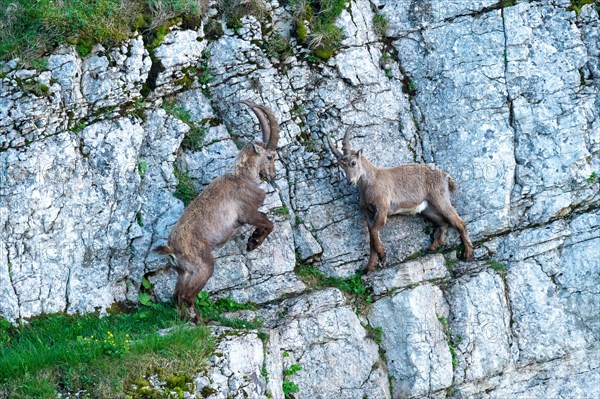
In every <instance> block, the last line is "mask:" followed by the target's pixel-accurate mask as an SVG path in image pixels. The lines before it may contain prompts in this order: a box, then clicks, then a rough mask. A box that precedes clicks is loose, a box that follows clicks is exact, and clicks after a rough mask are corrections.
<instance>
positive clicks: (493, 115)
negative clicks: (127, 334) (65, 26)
mask: <svg viewBox="0 0 600 399" xmlns="http://www.w3.org/2000/svg"><path fill="white" fill-rule="evenodd" d="M213 3H214V2H211V5H210V7H209V8H210V10H211V11H209V14H208V15H211V16H212V18H218V16H217V14H218V13H217V12H216V10H215V9H214V4H213ZM570 6H571V2H569V1H566V0H552V1H546V2H523V1H516V2H498V1H495V0H469V1H458V0H457V1H444V2H439V1H433V0H424V1H385V0H371V1H367V0H352V1H349V2H347V4H346V6H345V8H344V10H343V11H342V12H341V14H340V16H339V17H338V18H337V19H336V21H335V24H336V26H338V27H339V28H341V29H342V31H343V32H344V35H345V38H344V39H343V41H342V43H341V46H340V48H338V49H336V50H335V51H334V53H333V56H332V57H331V58H330V59H329V60H323V61H319V60H318V59H316V58H315V57H314V55H312V54H311V53H310V51H309V50H307V48H306V46H305V45H299V44H298V40H297V38H296V37H292V38H291V40H290V47H289V51H287V52H284V54H283V55H278V53H277V51H274V50H273V49H274V47H275V46H274V43H276V34H281V35H282V36H283V37H284V38H286V39H288V38H289V35H290V34H291V35H292V36H294V35H295V33H294V32H295V26H294V24H293V21H292V11H293V10H292V9H291V8H290V5H289V2H281V3H280V2H278V1H276V0H272V1H267V2H266V8H265V10H266V15H265V16H263V17H264V18H263V17H256V16H251V15H250V16H245V17H243V18H241V20H240V23H241V27H239V28H236V29H230V28H228V27H227V24H226V23H224V22H223V21H221V22H223V23H221V22H219V23H221V28H222V33H221V30H219V29H216V32H217V33H215V31H211V33H208V32H209V30H207V29H206V28H207V24H208V22H209V21H208V17H207V19H206V20H205V21H204V22H203V23H202V24H200V26H198V27H196V28H194V29H184V28H183V27H182V26H173V27H171V28H170V31H169V32H167V34H166V35H165V37H164V41H163V42H162V43H152V45H151V44H150V43H145V42H144V40H143V38H142V36H137V35H136V36H135V37H132V38H131V39H130V40H129V41H127V42H126V43H123V44H122V45H119V46H115V47H113V48H105V47H103V46H100V45H97V46H96V47H95V48H94V49H93V51H92V53H91V54H90V55H89V56H88V57H86V58H82V57H80V56H79V55H78V54H77V52H76V51H75V49H74V48H72V47H63V48H59V49H56V51H54V52H53V53H52V54H49V55H48V56H47V68H46V69H45V70H33V69H27V68H25V67H22V66H20V63H19V62H18V60H13V61H10V62H6V63H4V64H0V196H1V200H0V226H2V228H1V229H0V316H2V317H4V318H6V319H8V320H10V321H16V320H19V319H23V318H29V317H32V316H35V315H39V314H42V313H53V312H63V311H65V312H68V313H83V312H93V311H100V312H103V311H105V310H106V309H107V308H108V307H110V306H111V305H112V304H114V303H115V302H120V301H136V300H137V297H138V294H139V292H140V286H141V284H142V281H143V280H142V279H143V277H145V278H146V279H148V281H149V282H150V283H151V285H152V290H153V294H154V297H155V299H157V300H169V299H170V297H171V295H172V292H173V286H174V282H175V278H176V273H175V271H173V270H171V269H170V268H169V267H167V263H166V260H165V259H164V258H161V257H159V256H157V255H156V254H154V253H153V252H152V251H151V249H152V248H153V247H155V246H156V245H160V244H163V243H164V242H165V241H166V239H167V237H168V235H169V232H170V229H171V227H172V226H173V225H174V224H175V223H176V221H177V220H178V218H179V217H180V215H181V213H182V212H183V210H184V208H185V206H184V204H183V202H182V201H181V200H180V199H178V198H176V197H175V196H174V195H173V194H174V193H175V192H178V193H180V192H181V189H182V183H183V182H184V180H185V182H187V183H189V184H188V187H187V189H188V190H196V191H200V190H202V189H203V188H204V187H205V186H206V185H207V184H209V183H210V182H211V181H212V180H213V179H214V178H215V177H217V176H220V175H221V174H223V173H225V172H227V171H230V170H231V168H232V166H233V163H234V162H235V159H236V156H237V152H238V149H239V148H240V147H241V146H242V145H243V144H244V143H245V142H247V141H252V140H254V141H256V140H260V128H259V123H258V120H257V119H256V118H255V116H254V115H253V114H252V113H251V112H249V110H248V108H247V107H246V106H245V105H243V104H240V101H241V100H250V101H253V102H256V103H259V104H264V105H265V106H267V107H269V108H270V109H272V110H273V112H274V114H275V116H276V118H277V120H278V121H279V124H280V127H281V139H280V141H279V147H278V159H277V161H276V169H277V176H276V178H275V180H274V181H273V182H269V183H268V182H264V183H262V187H263V188H264V189H265V191H266V192H267V199H266V201H265V203H264V204H263V207H262V208H261V211H263V212H266V213H267V214H268V215H269V218H270V219H271V220H273V222H274V223H275V228H274V231H273V233H272V234H271V235H270V236H269V238H268V239H267V240H266V241H265V243H264V244H263V245H262V246H261V247H259V248H258V249H257V250H255V251H253V252H250V253H248V252H246V250H245V243H246V240H247V237H248V235H249V234H251V232H252V229H251V227H249V226H245V227H242V228H241V229H240V230H239V231H238V232H237V233H236V234H235V235H234V237H233V238H232V239H231V240H230V241H229V242H228V243H227V244H226V245H225V246H224V247H223V248H220V249H219V250H217V251H215V253H214V255H215V259H216V268H215V272H214V275H213V277H212V278H211V279H210V280H209V282H208V284H207V287H206V290H207V291H209V292H210V293H211V294H212V295H213V296H216V297H230V298H232V299H234V300H236V301H239V302H253V303H255V304H257V309H256V310H255V311H252V312H249V313H248V314H247V315H245V316H244V315H241V316H240V317H246V316H248V317H260V318H261V319H262V320H263V322H264V326H263V327H262V329H261V330H260V331H259V332H257V331H246V332H239V331H235V332H232V331H226V330H221V329H218V328H215V330H214V333H215V335H218V336H219V341H218V348H219V349H218V350H217V353H216V354H215V356H214V357H213V359H212V360H211V362H210V364H209V365H208V366H207V368H206V370H204V371H203V372H202V373H200V374H199V375H198V376H197V378H196V387H197V396H199V397H201V396H203V395H204V396H206V395H209V393H210V395H212V396H208V397H211V398H217V397H218V398H221V397H223V398H227V397H236V398H237V397H240V398H241V397H251V398H263V397H271V398H284V397H285V395H286V394H287V395H288V396H289V395H290V394H291V395H294V397H295V398H325V399H328V398H336V399H337V398H348V399H350V398H363V397H368V398H405V397H410V398H424V397H433V398H437V397H439V398H442V397H455V398H463V397H464V398H466V397H478V398H507V397H539V398H547V397H573V398H575V397H577V398H596V397H600V381H599V374H598V370H600V364H598V363H599V361H598V356H597V354H598V351H599V350H600V346H599V340H600V321H599V319H598V317H597V316H598V310H599V309H600V291H599V289H598V287H599V286H600V261H599V259H600V257H599V252H598V248H600V211H599V208H600V206H599V204H600V185H599V184H600V180H599V177H598V175H599V174H600V111H599V110H600V40H599V32H600V17H599V15H598V8H597V7H595V5H593V4H589V5H585V6H583V7H582V8H581V10H580V11H579V10H578V12H577V13H576V12H575V11H571V10H570ZM377 13H383V14H385V16H386V18H387V21H388V28H387V31H386V32H385V34H384V37H382V36H381V32H379V33H378V32H376V29H375V28H374V26H375V25H376V24H375V22H374V17H375V15H376V14H377ZM348 129H352V145H353V147H355V148H356V149H362V150H363V154H364V156H366V157H368V158H369V159H370V160H371V161H372V162H373V163H374V164H376V165H378V166H381V167H391V166H394V165H398V164H399V163H403V162H419V163H431V164H435V165H436V166H438V167H439V168H441V169H443V170H445V171H447V172H449V173H450V174H451V175H452V177H453V178H454V179H455V180H456V182H457V184H458V190H457V191H456V193H454V194H453V197H452V200H453V203H454V205H455V206H456V208H457V210H458V213H459V214H460V215H461V217H462V218H463V219H464V220H465V222H466V223H467V226H468V229H469V232H470V234H471V237H472V239H473V241H474V244H475V258H476V259H475V260H473V261H471V262H463V261H460V260H458V258H457V253H456V252H457V251H456V249H457V246H458V245H459V243H460V241H459V239H458V235H457V234H456V233H455V231H454V230H452V229H451V230H450V232H449V236H448V245H447V247H446V248H445V251H444V252H443V253H438V254H431V255H425V254H424V251H425V249H426V248H427V246H428V245H429V243H430V240H431V239H432V237H431V235H432V229H431V227H432V226H431V225H430V224H429V223H428V222H425V221H423V220H422V219H420V218H417V217H403V216H398V217H390V218H389V220H388V222H387V224H386V225H385V227H384V228H383V229H382V232H381V238H382V241H383V244H384V247H385V249H386V251H387V264H386V265H384V266H380V267H379V268H378V269H376V270H375V271H374V272H373V273H371V274H370V275H368V276H356V275H355V273H356V272H357V271H360V270H362V269H363V268H364V267H365V265H366V262H367V256H368V253H369V240H368V233H367V226H366V224H367V221H366V217H365V214H364V213H363V212H362V211H361V210H360V209H359V204H358V190H357V188H356V187H353V186H350V185H348V184H347V182H346V178H345V176H344V174H343V172H342V171H341V169H340V168H339V167H338V166H337V165H336V163H335V160H334V157H333V156H332V155H331V153H330V149H329V146H328V144H327V137H331V138H332V139H333V141H335V142H336V143H337V144H338V145H339V144H340V141H341V138H342V137H343V135H344V133H345V132H346V131H347V130H348ZM177 195H178V196H179V194H177ZM458 252H459V251H458ZM306 270H309V271H310V276H308V278H307V276H306V275H303V271H306ZM311 276H312V277H311ZM348 278H352V280H343V279H348ZM144 281H145V280H144ZM328 286H331V287H328ZM336 287H337V288H336ZM365 287H366V288H365ZM290 390H292V391H295V390H297V391H296V392H290Z"/></svg>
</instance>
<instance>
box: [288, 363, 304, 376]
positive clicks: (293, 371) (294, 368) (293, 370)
mask: <svg viewBox="0 0 600 399" xmlns="http://www.w3.org/2000/svg"><path fill="white" fill-rule="evenodd" d="M300 370H302V366H300V365H299V364H298V363H293V364H291V365H290V367H288V368H287V369H285V370H283V375H294V374H296V373H297V372H298V371H300Z"/></svg>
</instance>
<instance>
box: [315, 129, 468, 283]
mask: <svg viewBox="0 0 600 399" xmlns="http://www.w3.org/2000/svg"><path fill="white" fill-rule="evenodd" d="M327 140H328V141H329V146H330V147H331V151H332V152H333V155H335V158H336V159H337V161H338V164H339V165H340V166H341V167H342V169H343V170H344V172H345V174H346V178H347V180H348V183H349V184H353V185H358V189H359V192H360V206H361V208H362V209H365V210H366V211H367V216H368V227H369V238H370V245H371V250H370V255H369V262H368V263H367V272H370V271H372V270H373V269H374V268H375V265H376V264H377V259H379V261H381V263H382V264H383V263H385V260H386V254H385V250H384V249H383V245H382V244H381V239H380V238H379V231H380V230H381V228H382V227H383V226H384V225H385V222H386V220H387V217H388V216H392V215H416V214H417V213H420V214H422V215H423V216H424V217H425V218H427V219H429V220H430V221H431V222H433V223H434V224H435V225H436V226H437V228H436V231H435V234H434V240H433V242H432V244H431V245H430V246H429V251H435V250H436V249H437V248H438V247H439V246H441V245H444V242H445V239H446V232H447V230H448V225H452V226H453V227H454V228H455V229H456V230H457V231H458V233H459V234H460V238H461V240H462V243H463V245H464V247H465V252H464V256H465V258H467V259H469V258H471V257H472V256H473V245H472V244H471V239H470V238H469V234H468V233H467V226H466V224H465V222H463V220H462V219H461V218H460V216H458V213H456V210H455V209H454V207H453V206H452V204H451V203H450V193H452V192H454V191H455V190H456V182H455V181H454V180H452V178H451V177H450V175H449V174H447V173H445V172H442V171H441V170H439V169H437V168H435V167H433V166H431V165H426V164H416V163H411V164H404V165H400V166H397V167H395V168H378V167H376V166H374V165H373V164H372V163H371V162H369V160H368V159H367V158H365V157H364V156H363V155H362V150H358V151H356V150H354V149H352V147H351V145H350V130H348V131H346V134H345V135H344V139H343V140H342V151H343V152H340V151H339V150H338V149H337V147H336V146H335V145H334V144H333V142H332V141H331V138H329V137H327Z"/></svg>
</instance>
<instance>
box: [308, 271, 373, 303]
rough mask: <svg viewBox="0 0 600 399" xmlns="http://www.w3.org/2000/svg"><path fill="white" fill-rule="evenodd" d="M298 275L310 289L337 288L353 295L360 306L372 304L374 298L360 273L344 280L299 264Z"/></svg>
mask: <svg viewBox="0 0 600 399" xmlns="http://www.w3.org/2000/svg"><path fill="white" fill-rule="evenodd" d="M296 274H298V276H300V278H301V279H302V281H304V283H305V284H306V285H308V286H309V287H312V288H316V289H320V288H325V287H335V288H338V289H339V290H340V291H342V292H345V293H347V294H350V295H352V296H353V297H354V298H355V299H356V300H357V301H358V302H359V305H360V304H362V305H364V304H368V303H371V302H372V297H371V295H370V294H369V290H368V288H367V286H365V283H364V282H363V280H362V274H361V273H360V272H357V273H356V274H355V275H354V276H352V277H350V278H347V279H344V278H339V277H329V276H327V275H326V274H325V273H322V272H320V271H319V270H318V269H317V268H316V267H314V266H310V265H304V264H299V265H298V266H297V268H296Z"/></svg>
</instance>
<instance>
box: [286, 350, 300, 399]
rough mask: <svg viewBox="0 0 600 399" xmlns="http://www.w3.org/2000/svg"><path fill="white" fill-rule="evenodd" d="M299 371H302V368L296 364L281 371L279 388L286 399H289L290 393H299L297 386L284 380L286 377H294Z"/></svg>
mask: <svg viewBox="0 0 600 399" xmlns="http://www.w3.org/2000/svg"><path fill="white" fill-rule="evenodd" d="M284 353H287V352H284ZM288 355H289V354H288ZM300 370H302V366H300V365H299V364H298V363H293V364H291V365H290V366H289V367H288V368H286V369H285V370H283V376H284V379H283V383H282V386H281V388H282V389H283V394H284V396H285V397H286V398H289V397H291V394H292V393H298V392H300V388H299V387H298V385H296V384H295V383H294V382H292V381H290V380H288V379H286V377H289V376H291V375H294V374H296V373H297V372H298V371H300Z"/></svg>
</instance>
